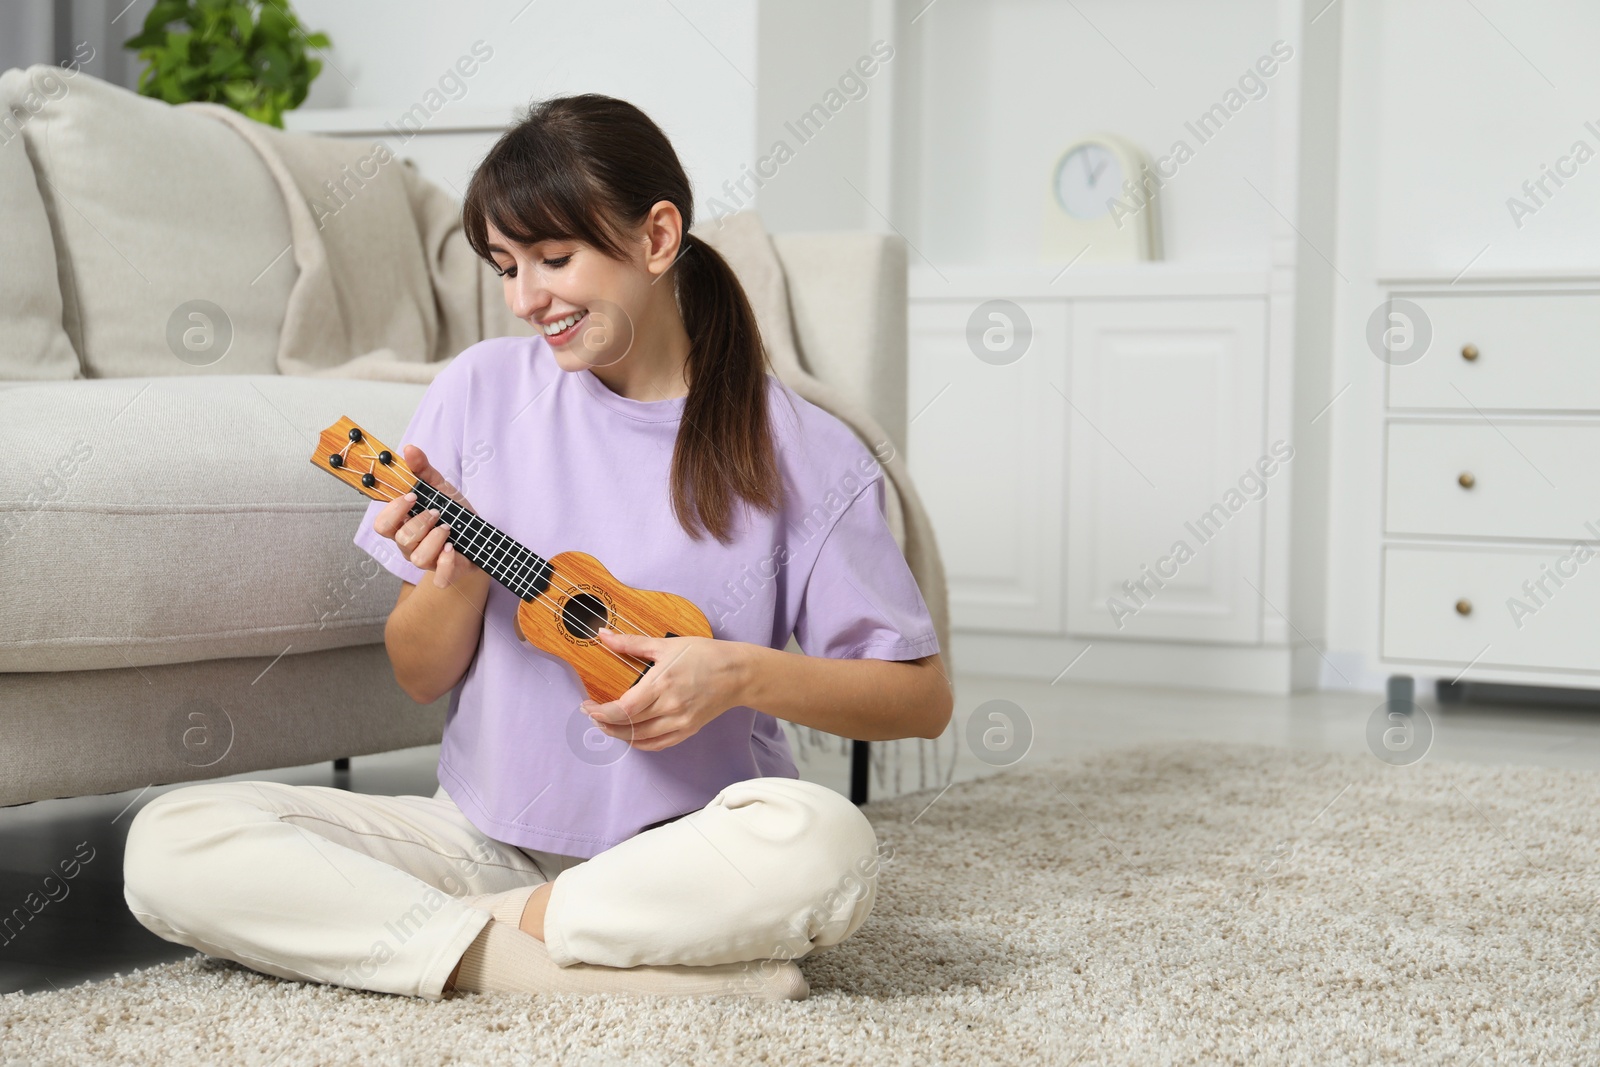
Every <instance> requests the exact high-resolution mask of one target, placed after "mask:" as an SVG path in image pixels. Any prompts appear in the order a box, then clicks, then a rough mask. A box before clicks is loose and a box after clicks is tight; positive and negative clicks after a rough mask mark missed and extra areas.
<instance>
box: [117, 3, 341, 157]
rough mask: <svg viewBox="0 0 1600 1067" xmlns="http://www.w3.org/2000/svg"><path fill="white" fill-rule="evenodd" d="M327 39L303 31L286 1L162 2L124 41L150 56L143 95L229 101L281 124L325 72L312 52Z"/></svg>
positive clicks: (173, 101)
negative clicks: (289, 111) (319, 75)
mask: <svg viewBox="0 0 1600 1067" xmlns="http://www.w3.org/2000/svg"><path fill="white" fill-rule="evenodd" d="M328 43H329V42H328V37H327V35H326V34H323V33H306V32H305V31H304V30H303V29H301V27H300V20H299V19H297V18H296V17H295V15H294V12H293V11H291V10H290V9H289V5H288V0H158V2H157V3H156V5H155V7H153V8H151V9H150V14H149V15H147V16H146V17H145V20H144V29H143V30H142V31H141V32H140V33H138V34H137V35H135V36H133V37H130V38H128V39H127V40H126V41H124V42H123V45H122V46H123V47H124V48H127V49H130V50H134V51H137V53H138V55H139V58H140V59H142V60H144V61H145V64H146V66H145V69H144V70H143V72H141V73H140V75H139V92H140V93H141V94H143V95H145V96H153V97H155V98H157V99H159V100H165V101H166V102H167V103H169V104H182V103H187V102H188V101H191V100H203V101H207V102H210V103H217V104H225V105H227V106H228V107H231V108H233V109H234V110H235V111H239V112H242V113H243V114H245V115H248V116H249V117H251V118H253V119H255V120H256V121H258V122H264V123H266V124H268V125H269V126H276V127H278V128H279V129H282V128H283V113H284V112H285V111H288V110H290V109H291V108H295V107H298V106H300V104H301V102H302V101H304V100H305V98H306V92H307V91H308V90H309V89H310V88H311V83H312V82H313V81H315V80H316V77H317V75H318V74H320V73H321V72H322V61H321V60H319V59H315V58H311V57H309V56H308V55H307V54H306V51H307V49H318V48H327V47H328Z"/></svg>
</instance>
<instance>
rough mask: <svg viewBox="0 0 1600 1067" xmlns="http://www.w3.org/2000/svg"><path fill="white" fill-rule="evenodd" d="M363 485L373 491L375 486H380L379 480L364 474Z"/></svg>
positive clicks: (362, 477)
mask: <svg viewBox="0 0 1600 1067" xmlns="http://www.w3.org/2000/svg"><path fill="white" fill-rule="evenodd" d="M361 484H362V485H364V486H366V487H367V488H368V489H371V488H372V487H373V486H374V485H377V484H378V479H376V478H374V477H373V476H372V475H370V474H363V475H362V476H361Z"/></svg>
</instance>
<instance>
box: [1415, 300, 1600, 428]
mask: <svg viewBox="0 0 1600 1067" xmlns="http://www.w3.org/2000/svg"><path fill="white" fill-rule="evenodd" d="M1390 296H1391V298H1395V297H1403V298H1404V299H1407V300H1410V301H1412V302H1413V303H1415V304H1417V305H1418V306H1419V307H1421V308H1422V310H1423V313H1424V314H1425V315H1426V316H1427V320H1428V325H1429V327H1430V329H1431V333H1432V340H1431V341H1430V343H1429V345H1428V348H1427V351H1426V352H1425V353H1424V355H1423V356H1422V358H1421V359H1419V360H1417V361H1416V362H1415V363H1410V364H1407V365H1405V366H1397V365H1395V364H1390V366H1389V406H1390V407H1395V408H1432V409H1443V410H1450V411H1472V410H1473V408H1474V407H1477V408H1480V409H1484V410H1501V411H1592V410H1600V293H1472V294H1468V293H1462V294H1449V295H1433V294H1423V293H1419V294H1415V295H1412V294H1406V293H1391V294H1390ZM1392 321H1394V322H1395V324H1396V325H1397V326H1398V325H1400V323H1399V320H1392ZM1467 346H1472V348H1471V349H1469V352H1470V351H1475V352H1476V357H1475V358H1474V359H1471V360H1468V359H1465V358H1463V355H1462V350H1463V348H1465V347H1467Z"/></svg>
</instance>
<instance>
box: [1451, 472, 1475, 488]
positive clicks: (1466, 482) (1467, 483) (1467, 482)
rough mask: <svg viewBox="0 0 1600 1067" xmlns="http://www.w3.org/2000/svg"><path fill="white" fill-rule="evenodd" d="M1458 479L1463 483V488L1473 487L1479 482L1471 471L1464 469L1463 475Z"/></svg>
mask: <svg viewBox="0 0 1600 1067" xmlns="http://www.w3.org/2000/svg"><path fill="white" fill-rule="evenodd" d="M1456 481H1458V482H1460V483H1461V488H1463V489H1471V488H1472V487H1473V486H1475V485H1477V484H1478V479H1476V478H1474V477H1473V476H1472V472H1471V471H1462V472H1461V477H1459V478H1457V479H1456Z"/></svg>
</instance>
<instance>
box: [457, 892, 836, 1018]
mask: <svg viewBox="0 0 1600 1067" xmlns="http://www.w3.org/2000/svg"><path fill="white" fill-rule="evenodd" d="M537 888H538V887H537V886H521V887H518V888H517V889H512V890H508V891H506V892H504V893H484V894H480V895H478V896H472V897H465V898H463V899H462V903H463V904H468V905H471V906H472V907H475V908H481V909H482V910H484V911H487V912H489V914H491V915H493V916H494V919H493V920H492V921H490V922H487V923H485V924H484V926H483V929H482V930H481V931H479V933H478V936H477V937H476V938H475V939H474V940H473V942H472V944H471V945H469V946H467V951H466V952H465V953H464V954H463V955H462V957H461V967H460V970H459V971H458V972H457V974H456V981H455V987H456V988H457V989H459V990H462V991H465V992H473V993H624V994H633V995H639V996H662V997H719V996H722V997H729V996H732V997H737V996H744V997H755V998H757V999H761V1000H804V999H805V998H806V996H807V995H808V993H809V992H810V990H809V987H808V986H807V984H806V979H805V975H803V974H801V973H800V968H799V967H797V966H796V965H795V963H794V961H793V960H784V961H782V962H778V961H773V960H751V961H749V962H746V963H723V964H717V965H714V966H709V967H690V966H681V965H678V966H663V967H657V966H642V967H604V966H601V965H599V964H592V963H574V964H571V965H569V966H566V967H562V966H560V965H558V964H557V963H556V962H555V961H554V960H552V959H551V958H550V952H549V950H548V949H547V948H545V944H544V942H543V941H540V940H539V939H538V938H537V937H534V936H533V935H532V934H529V933H526V932H525V931H523V930H522V929H521V927H520V926H519V925H518V923H519V922H520V920H521V918H522V911H523V909H524V908H525V907H527V904H528V897H530V896H532V895H533V891H534V890H535V889H537Z"/></svg>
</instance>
